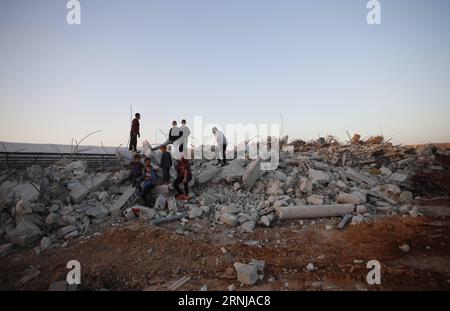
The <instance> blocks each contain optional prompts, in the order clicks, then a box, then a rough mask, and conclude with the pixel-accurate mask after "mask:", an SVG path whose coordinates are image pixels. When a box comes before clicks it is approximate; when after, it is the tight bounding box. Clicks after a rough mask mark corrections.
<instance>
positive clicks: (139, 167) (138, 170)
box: [129, 154, 144, 188]
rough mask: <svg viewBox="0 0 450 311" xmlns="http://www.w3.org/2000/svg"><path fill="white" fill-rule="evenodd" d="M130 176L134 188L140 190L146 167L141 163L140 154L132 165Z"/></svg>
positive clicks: (136, 155) (135, 156) (134, 157)
mask: <svg viewBox="0 0 450 311" xmlns="http://www.w3.org/2000/svg"><path fill="white" fill-rule="evenodd" d="M130 169H131V171H130V176H129V180H130V183H131V185H132V186H133V187H136V188H139V186H140V183H141V181H142V176H143V169H144V165H143V164H142V162H141V157H140V155H139V154H135V155H134V156H133V159H132V160H131V163H130Z"/></svg>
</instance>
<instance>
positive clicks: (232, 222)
mask: <svg viewBox="0 0 450 311" xmlns="http://www.w3.org/2000/svg"><path fill="white" fill-rule="evenodd" d="M219 221H220V222H222V223H224V224H226V225H229V226H230V227H236V226H237V225H238V224H239V219H238V218H237V217H236V216H234V215H231V214H226V213H223V214H221V215H220V217H219Z"/></svg>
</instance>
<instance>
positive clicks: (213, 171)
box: [197, 166, 219, 184]
mask: <svg viewBox="0 0 450 311" xmlns="http://www.w3.org/2000/svg"><path fill="white" fill-rule="evenodd" d="M218 173H219V168H217V167H216V166H211V167H208V168H207V169H206V170H205V171H203V172H201V173H200V174H199V175H198V176H197V182H198V183H199V184H204V183H206V182H208V181H210V180H211V179H213V178H214V177H216V175H217V174H218Z"/></svg>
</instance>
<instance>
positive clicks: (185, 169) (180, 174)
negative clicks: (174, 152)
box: [173, 157, 192, 201]
mask: <svg viewBox="0 0 450 311" xmlns="http://www.w3.org/2000/svg"><path fill="white" fill-rule="evenodd" d="M175 169H176V170H177V178H175V180H174V181H173V187H174V188H175V190H176V191H177V193H178V195H177V196H176V197H175V198H176V199H177V200H183V201H187V200H189V199H190V197H189V195H188V194H189V186H188V183H189V182H190V181H191V179H192V173H191V167H190V165H189V161H188V160H186V159H185V158H184V157H181V159H180V160H178V161H176V163H175ZM181 183H183V186H184V194H183V192H182V191H181V190H180V187H179V186H178V185H179V184H181Z"/></svg>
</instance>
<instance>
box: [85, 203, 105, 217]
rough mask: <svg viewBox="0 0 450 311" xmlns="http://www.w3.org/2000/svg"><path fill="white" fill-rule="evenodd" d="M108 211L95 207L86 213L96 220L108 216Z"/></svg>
mask: <svg viewBox="0 0 450 311" xmlns="http://www.w3.org/2000/svg"><path fill="white" fill-rule="evenodd" d="M108 214H109V211H108V209H106V208H104V207H102V206H93V207H90V208H89V209H88V210H87V211H86V215H87V216H90V217H92V218H96V219H103V218H105V217H106V216H108Z"/></svg>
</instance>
